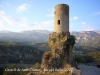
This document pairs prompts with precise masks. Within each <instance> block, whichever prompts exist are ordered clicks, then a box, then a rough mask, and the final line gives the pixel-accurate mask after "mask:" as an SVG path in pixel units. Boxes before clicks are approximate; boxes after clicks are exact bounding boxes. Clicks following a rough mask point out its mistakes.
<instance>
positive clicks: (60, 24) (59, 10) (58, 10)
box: [54, 4, 69, 33]
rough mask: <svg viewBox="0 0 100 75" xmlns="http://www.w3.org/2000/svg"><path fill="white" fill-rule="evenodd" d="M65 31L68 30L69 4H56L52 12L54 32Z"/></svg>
mask: <svg viewBox="0 0 100 75" xmlns="http://www.w3.org/2000/svg"><path fill="white" fill-rule="evenodd" d="M67 31H69V6H68V5H66V4H58V5H56V6H55V12H54V32H57V33H59V32H67Z"/></svg>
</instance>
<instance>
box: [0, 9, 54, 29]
mask: <svg viewBox="0 0 100 75" xmlns="http://www.w3.org/2000/svg"><path fill="white" fill-rule="evenodd" d="M53 24H54V22H53V20H49V21H42V22H33V23H30V22H28V21H27V19H26V18H24V17H21V18H18V17H13V16H10V15H8V14H6V13H5V12H4V11H0V28H3V29H6V30H11V29H12V28H13V29H14V28H15V29H16V28H20V29H21V30H24V29H27V30H28V29H42V30H44V29H45V30H47V29H48V30H51V29H53ZM7 26H8V27H7ZM9 27H10V28H9ZM13 29H12V30H13Z"/></svg>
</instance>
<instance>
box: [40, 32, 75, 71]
mask: <svg viewBox="0 0 100 75" xmlns="http://www.w3.org/2000/svg"><path fill="white" fill-rule="evenodd" d="M48 44H49V47H50V48H51V51H48V52H45V53H44V55H43V58H42V64H41V68H42V69H43V68H62V67H64V65H66V64H70V65H72V66H73V65H74V63H73V56H72V49H73V45H74V44H75V37H74V36H72V35H70V33H69V32H61V33H56V32H53V33H52V34H49V39H48Z"/></svg>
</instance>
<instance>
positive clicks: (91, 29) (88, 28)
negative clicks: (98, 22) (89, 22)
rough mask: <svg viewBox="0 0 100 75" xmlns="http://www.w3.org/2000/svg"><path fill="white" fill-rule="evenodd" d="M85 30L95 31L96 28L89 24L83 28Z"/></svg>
mask: <svg viewBox="0 0 100 75" xmlns="http://www.w3.org/2000/svg"><path fill="white" fill-rule="evenodd" d="M83 30H84V31H94V30H96V29H95V28H92V27H89V26H87V27H86V28H84V29H83Z"/></svg>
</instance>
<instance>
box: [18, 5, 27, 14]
mask: <svg viewBox="0 0 100 75" xmlns="http://www.w3.org/2000/svg"><path fill="white" fill-rule="evenodd" d="M28 6H29V5H28V4H22V5H20V6H19V7H17V8H16V11H17V12H18V13H22V12H24V11H26V10H27V7H28Z"/></svg>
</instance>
